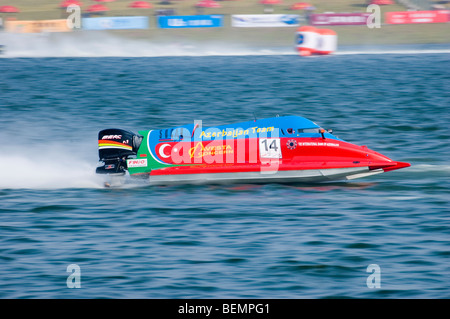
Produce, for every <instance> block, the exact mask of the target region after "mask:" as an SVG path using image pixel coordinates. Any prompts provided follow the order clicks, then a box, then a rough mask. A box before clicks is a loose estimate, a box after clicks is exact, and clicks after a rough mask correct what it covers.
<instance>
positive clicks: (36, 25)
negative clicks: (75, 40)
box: [5, 19, 72, 33]
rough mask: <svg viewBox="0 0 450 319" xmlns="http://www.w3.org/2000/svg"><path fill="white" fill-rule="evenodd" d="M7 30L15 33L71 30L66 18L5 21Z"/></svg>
mask: <svg viewBox="0 0 450 319" xmlns="http://www.w3.org/2000/svg"><path fill="white" fill-rule="evenodd" d="M5 30H6V31H7V32H14V33H39V32H69V31H72V29H71V28H69V27H68V26H67V21H66V19H58V20H39V21H17V20H7V21H5Z"/></svg>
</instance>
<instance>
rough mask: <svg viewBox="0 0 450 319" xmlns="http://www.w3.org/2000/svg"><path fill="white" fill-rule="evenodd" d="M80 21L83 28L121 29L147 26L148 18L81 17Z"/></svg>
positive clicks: (145, 27) (146, 27)
mask: <svg viewBox="0 0 450 319" xmlns="http://www.w3.org/2000/svg"><path fill="white" fill-rule="evenodd" d="M81 23H82V28H83V29H84V30H123V29H148V28H149V18H148V17H145V16H141V17H101V18H83V19H82V20H81Z"/></svg>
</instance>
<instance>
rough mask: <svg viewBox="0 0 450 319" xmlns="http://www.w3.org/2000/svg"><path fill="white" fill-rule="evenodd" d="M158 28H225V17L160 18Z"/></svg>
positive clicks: (219, 15)
mask: <svg viewBox="0 0 450 319" xmlns="http://www.w3.org/2000/svg"><path fill="white" fill-rule="evenodd" d="M158 27H159V28H161V29H172V28H217V27H223V15H221V14H214V15H193V16H158Z"/></svg>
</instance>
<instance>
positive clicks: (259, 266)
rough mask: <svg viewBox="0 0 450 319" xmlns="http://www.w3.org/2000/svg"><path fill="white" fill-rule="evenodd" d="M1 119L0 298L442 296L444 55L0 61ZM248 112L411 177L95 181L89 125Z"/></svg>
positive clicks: (135, 125)
mask: <svg viewBox="0 0 450 319" xmlns="http://www.w3.org/2000/svg"><path fill="white" fill-rule="evenodd" d="M0 110H1V116H0V139H1V141H2V142H1V146H0V297H1V298H331V297H350V298H450V284H449V278H450V277H449V276H450V248H449V247H450V205H449V193H450V184H449V177H450V165H449V163H448V160H449V157H450V147H449V138H450V130H449V127H448V126H449V123H450V112H449V111H450V56H449V54H448V53H436V54H414V53H403V54H373V55H371V54H365V55H358V54H347V55H337V56H330V57H320V58H306V59H302V58H299V57H297V56H295V55H268V56H199V57H153V58H11V59H0ZM253 113H255V114H256V116H257V117H259V118H262V117H268V116H274V115H275V114H280V115H281V114H283V115H288V114H291V115H301V116H305V117H307V118H310V119H311V120H313V121H315V122H316V123H318V124H319V125H321V126H323V127H325V128H332V129H333V131H334V133H335V135H337V136H339V137H340V138H343V139H344V140H347V141H349V142H353V143H356V144H360V145H368V146H369V147H370V148H372V149H374V150H377V151H379V152H381V153H383V154H385V155H387V156H389V157H391V158H393V159H394V160H399V161H406V162H410V163H411V164H412V167H410V168H407V169H403V170H399V171H395V172H390V173H386V174H381V175H377V176H372V177H368V178H364V179H360V180H356V181H353V182H342V183H333V184H324V185H279V184H267V185H259V186H251V185H227V186H206V185H205V186H189V187H187V186H173V187H150V186H145V185H136V186H134V187H131V186H130V187H125V188H117V189H103V188H102V187H101V181H99V180H98V179H97V177H96V176H95V174H94V170H95V167H96V163H97V149H96V147H97V145H96V138H97V132H98V131H99V130H101V129H104V128H109V127H121V128H124V129H130V130H134V131H137V130H139V129H148V128H163V127H166V126H175V125H178V124H186V123H190V122H193V121H194V120H203V124H204V125H215V124H227V123H233V122H237V121H244V120H251V119H253ZM70 264H77V265H78V266H79V267H80V270H81V288H79V289H77V288H73V289H69V288H68V287H67V284H66V280H67V278H68V276H69V275H70V273H68V272H67V266H68V265H70ZM371 264H376V265H378V266H379V268H380V273H381V277H380V278H379V279H380V280H379V281H378V282H379V283H381V287H380V288H368V285H367V279H368V276H369V275H371V274H372V273H371V272H367V267H368V266H369V265H371Z"/></svg>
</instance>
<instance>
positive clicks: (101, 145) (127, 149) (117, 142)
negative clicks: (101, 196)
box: [96, 129, 143, 175]
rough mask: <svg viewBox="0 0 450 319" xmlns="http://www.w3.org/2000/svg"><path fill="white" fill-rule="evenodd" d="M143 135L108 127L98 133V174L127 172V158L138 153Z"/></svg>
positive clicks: (121, 173)
mask: <svg viewBox="0 0 450 319" xmlns="http://www.w3.org/2000/svg"><path fill="white" fill-rule="evenodd" d="M142 139H143V137H142V136H141V135H138V134H135V133H133V132H130V131H125V130H121V129H106V130H102V131H100V132H99V133H98V157H99V160H100V166H99V167H97V170H96V173H97V174H118V175H123V174H125V170H126V169H127V158H128V157H130V156H134V155H136V153H137V151H138V149H139V146H140V145H141V142H142Z"/></svg>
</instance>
